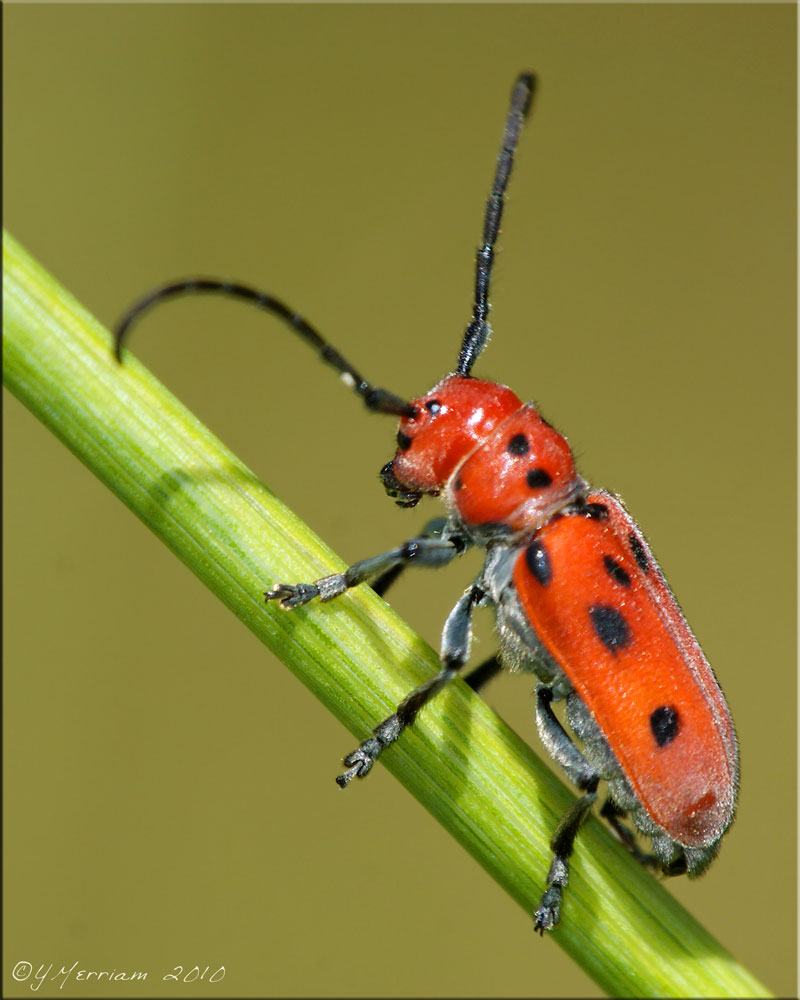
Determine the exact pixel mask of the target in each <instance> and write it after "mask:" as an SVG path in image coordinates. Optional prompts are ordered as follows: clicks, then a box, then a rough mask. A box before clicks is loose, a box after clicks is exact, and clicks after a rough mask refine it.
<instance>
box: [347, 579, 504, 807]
mask: <svg viewBox="0 0 800 1000" xmlns="http://www.w3.org/2000/svg"><path fill="white" fill-rule="evenodd" d="M485 596H486V594H485V592H484V590H483V589H482V588H481V587H479V586H478V585H477V584H473V585H472V586H471V587H469V589H468V590H466V591H465V593H464V594H463V595H462V596H461V597H460V598H459V600H458V603H457V604H456V606H455V607H454V608H453V610H452V611H451V612H450V614H449V615H448V616H447V621H446V622H445V625H444V631H443V633H442V649H441V654H440V659H441V661H442V667H441V669H440V670H439V672H438V673H437V674H435V675H434V676H433V677H431V678H430V679H429V680H427V681H425V682H424V683H423V684H420V685H419V687H417V688H414V690H413V691H412V692H411V694H409V695H407V696H406V697H405V698H404V699H403V700H402V701H401V702H400V704H399V705H398V706H397V711H396V712H395V713H394V714H393V715H390V716H389V717H388V718H387V719H384V720H383V722H381V723H380V725H378V726H376V727H375V729H373V735H372V736H371V737H370V738H369V739H367V740H364V742H363V743H362V744H361V746H360V747H359V748H358V749H357V750H354V751H353V752H352V753H351V754H348V755H347V757H345V759H344V763H345V765H346V766H347V770H346V771H345V772H344V774H340V775H339V777H338V778H337V779H336V782H337V784H338V785H339V787H340V788H344V787H345V786H346V785H348V784H349V783H350V782H351V781H352V780H353V778H363V777H365V776H366V775H367V774H368V773H369V771H370V769H371V767H372V765H373V764H374V763H375V761H376V760H377V759H378V757H379V755H380V754H381V753H382V752H383V750H385V748H386V747H387V746H390V745H391V744H392V743H394V742H395V740H396V739H397V738H398V737H399V736H400V734H401V733H402V732H403V730H404V729H405V728H406V726H410V725H411V723H412V722H413V721H414V719H416V717H417V713H418V712H419V710H420V709H421V708H422V707H423V706H424V705H426V704H427V703H428V702H429V701H430V700H431V698H433V697H434V695H436V694H438V692H439V691H441V689H442V688H443V687H444V686H445V685H446V684H448V683H449V682H450V681H451V680H452V679H453V678H454V677H455V676H456V674H457V673H458V671H459V670H460V669H461V668H462V667H463V666H464V664H465V663H466V662H467V660H468V658H469V647H470V641H471V638H472V624H471V619H472V611H473V609H474V608H475V606H476V605H477V604H480V603H481V602H482V601H483V599H484V598H485Z"/></svg>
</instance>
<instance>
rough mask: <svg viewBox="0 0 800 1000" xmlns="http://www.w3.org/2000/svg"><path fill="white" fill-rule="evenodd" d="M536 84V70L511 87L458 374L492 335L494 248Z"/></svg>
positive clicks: (469, 367)
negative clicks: (491, 306) (473, 301)
mask: <svg viewBox="0 0 800 1000" xmlns="http://www.w3.org/2000/svg"><path fill="white" fill-rule="evenodd" d="M535 88H536V77H535V76H534V74H533V73H520V75H519V76H518V77H517V79H516V82H515V83H514V89H513V90H512V91H511V106H510V107H509V109H508V117H507V118H506V128H505V132H504V134H503V144H502V146H501V147H500V153H499V155H498V157H497V170H496V171H495V175H494V184H493V185H492V192H491V194H490V195H489V200H488V201H487V202H486V214H485V216H484V220H483V242H482V243H481V245H480V246H479V247H478V252H477V254H476V257H475V267H476V270H475V304H474V305H473V307H472V322H471V323H470V324H469V326H468V327H467V331H466V333H465V334H464V340H463V342H462V344H461V353H460V354H459V356H458V367H457V368H456V373H457V374H458V375H469V374H470V372H471V371H472V366H473V365H474V364H475V362H476V361H477V359H478V356H479V355H480V353H481V351H482V350H483V349H484V347H485V346H486V341H487V340H488V339H489V322H488V317H489V308H490V307H489V282H490V281H491V277H492V265H493V264H494V248H495V244H496V243H497V234H498V233H499V231H500V220H501V219H502V217H503V205H504V204H505V192H506V187H507V186H508V178H509V176H510V175H511V168H512V167H513V165H514V153H515V152H516V149H517V143H518V142H519V134H520V132H521V131H522V126H523V124H524V122H525V119H526V118H527V116H528V112H529V111H530V107H531V98H532V97H533V92H534V89H535Z"/></svg>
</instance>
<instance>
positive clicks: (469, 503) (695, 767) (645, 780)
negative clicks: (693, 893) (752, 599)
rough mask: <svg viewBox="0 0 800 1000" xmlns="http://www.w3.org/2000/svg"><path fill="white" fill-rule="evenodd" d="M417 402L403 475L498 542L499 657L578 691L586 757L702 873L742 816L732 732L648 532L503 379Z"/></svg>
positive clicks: (489, 581) (450, 388) (492, 572)
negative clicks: (589, 479)
mask: <svg viewBox="0 0 800 1000" xmlns="http://www.w3.org/2000/svg"><path fill="white" fill-rule="evenodd" d="M412 405H413V406H414V409H415V411H416V413H417V414H418V416H416V417H408V418H404V419H403V420H401V422H400V429H399V431H398V441H399V444H400V447H399V450H398V452H397V454H396V455H395V458H394V460H393V461H392V463H390V465H391V468H392V471H393V473H394V477H395V479H396V480H397V483H398V484H399V485H400V486H401V487H403V488H404V489H406V490H408V491H413V490H420V491H424V492H425V493H429V494H434V495H436V494H440V493H441V494H442V495H443V497H444V499H445V501H446V503H447V505H448V507H449V508H450V511H451V513H450V520H449V522H448V527H447V528H446V529H445V532H446V533H447V532H450V533H453V534H459V533H460V534H463V535H466V536H467V537H468V538H469V539H470V541H471V542H472V543H473V544H481V545H486V546H490V555H489V557H488V558H487V566H486V569H485V571H484V574H483V581H482V582H483V585H484V586H485V587H486V589H487V591H488V592H489V594H490V597H491V603H493V604H494V605H495V607H496V609H497V616H498V633H499V636H500V657H501V659H502V660H503V661H504V663H505V664H506V665H508V666H510V667H511V668H513V669H525V670H533V671H534V672H535V673H536V674H537V675H538V676H539V678H540V679H541V680H542V681H543V682H544V683H546V684H547V685H548V686H549V687H550V688H551V689H552V690H553V692H554V694H555V696H556V699H561V698H566V699H567V712H568V715H569V716H570V722H571V725H572V728H573V730H575V731H576V732H577V733H578V735H579V736H580V737H581V739H582V740H583V741H584V742H585V744H586V747H585V749H584V756H585V757H586V759H587V760H588V761H589V762H590V764H592V766H593V767H594V769H595V770H596V771H597V772H598V774H599V775H600V776H601V777H602V778H603V779H604V780H606V781H607V782H608V783H609V788H610V791H611V796H612V799H613V801H614V802H615V803H616V805H617V806H618V807H619V808H620V809H621V810H622V811H624V812H628V813H630V814H631V818H632V819H633V821H634V823H635V824H636V826H637V828H638V829H639V830H640V831H641V832H642V833H644V834H646V835H648V836H649V837H651V838H652V841H653V849H654V853H655V857H656V859H657V860H658V862H660V863H661V864H662V865H663V866H664V867H665V868H668V869H672V868H675V867H676V868H677V869H678V870H680V871H683V870H686V871H688V872H689V874H691V875H696V874H699V873H700V872H702V871H703V870H704V869H705V868H706V867H707V865H708V864H709V863H710V861H711V860H712V859H713V858H714V856H715V855H716V853H717V850H718V845H719V840H720V838H721V836H722V835H723V833H724V832H725V831H726V830H727V829H728V827H729V826H730V824H731V822H732V819H733V814H734V810H735V804H736V790H737V783H738V757H737V747H736V739H735V735H734V730H733V724H732V722H731V718H730V713H729V711H728V708H727V705H726V703H725V699H724V697H723V695H722V692H721V691H720V688H719V685H718V684H717V681H716V678H715V677H714V674H713V672H712V670H711V667H710V666H709V664H708V662H707V660H706V658H705V656H704V655H703V652H702V650H701V648H700V646H699V645H698V643H697V640H696V639H695V637H694V635H693V634H692V632H691V630H690V628H689V626H688V625H687V623H686V620H685V619H684V617H683V614H682V613H681V610H680V608H679V607H678V604H677V602H676V600H675V598H674V597H673V595H672V592H671V591H670V589H669V587H668V585H667V583H666V581H665V579H664V577H663V575H662V573H661V571H660V569H659V567H658V565H657V564H656V562H655V560H654V558H653V556H652V554H651V552H650V550H649V548H648V546H647V543H646V542H645V540H644V538H643V537H642V535H641V533H640V531H639V529H638V528H637V527H636V525H635V523H634V522H633V520H632V519H631V517H630V515H629V514H628V513H627V511H626V510H625V508H624V507H623V506H622V504H621V503H620V501H619V500H618V499H617V498H616V497H614V496H613V495H611V494H610V493H606V492H600V491H590V489H589V487H588V485H587V484H586V483H585V482H584V480H582V479H581V478H580V477H579V476H578V474H577V472H576V471H575V465H574V462H573V458H572V452H571V450H570V448H569V445H568V444H567V442H566V440H565V439H564V438H563V437H562V436H561V435H560V434H559V433H558V431H556V430H554V428H552V427H551V426H550V425H549V424H548V423H547V422H546V421H545V420H543V419H542V418H541V417H540V416H539V414H538V413H537V411H536V409H535V407H534V406H533V405H532V404H522V403H521V402H520V400H519V399H518V398H517V397H516V396H515V395H514V394H513V393H512V392H511V391H510V390H509V389H508V388H506V387H505V386H502V385H497V384H495V383H491V382H483V381H479V380H477V379H463V378H461V377H460V376H458V375H450V376H448V377H447V378H445V379H443V380H442V381H441V382H440V383H439V384H438V385H436V386H434V388H433V389H432V390H431V391H430V392H429V393H428V394H426V395H425V396H423V397H421V398H420V399H418V400H414V401H413V403H412ZM443 444H445V445H446V446H444V447H443ZM520 636H523V638H522V640H520Z"/></svg>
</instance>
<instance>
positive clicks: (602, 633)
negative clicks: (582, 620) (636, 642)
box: [589, 604, 631, 653]
mask: <svg viewBox="0 0 800 1000" xmlns="http://www.w3.org/2000/svg"><path fill="white" fill-rule="evenodd" d="M589 617H590V618H591V619H592V626H593V627H594V630H595V633H596V635H597V638H598V639H599V640H600V642H602V644H603V645H604V646H605V647H606V649H607V650H608V651H609V652H610V653H616V652H617V650H618V649H624V648H625V647H626V646H627V645H628V644H629V643H630V641H631V630H630V629H629V628H628V623H627V622H626V621H625V618H624V616H623V614H622V612H621V611H618V610H617V609H616V608H613V607H611V606H610V605H608V604H595V605H594V606H593V607H591V608H589Z"/></svg>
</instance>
